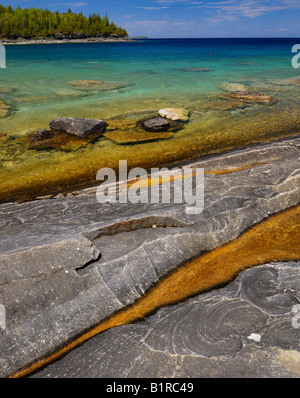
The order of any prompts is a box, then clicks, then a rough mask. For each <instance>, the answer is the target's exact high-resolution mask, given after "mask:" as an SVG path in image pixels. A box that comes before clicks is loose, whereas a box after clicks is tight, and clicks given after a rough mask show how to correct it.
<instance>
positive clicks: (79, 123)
mask: <svg viewBox="0 0 300 398" xmlns="http://www.w3.org/2000/svg"><path fill="white" fill-rule="evenodd" d="M106 125H107V124H106V122H105V121H104V120H99V119H86V118H83V117H59V118H57V119H55V120H52V122H50V124H49V127H50V129H51V131H56V132H57V131H58V132H63V133H67V134H71V135H74V136H76V137H88V136H89V135H91V134H95V133H99V134H100V133H101V132H102V131H103V130H104V128H105V127H106Z"/></svg>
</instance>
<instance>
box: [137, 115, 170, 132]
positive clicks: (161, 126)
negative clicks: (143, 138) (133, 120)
mask: <svg viewBox="0 0 300 398" xmlns="http://www.w3.org/2000/svg"><path fill="white" fill-rule="evenodd" d="M142 126H143V128H144V129H145V130H148V131H166V130H168V129H169V128H170V127H171V124H170V123H169V121H168V120H166V119H165V118H163V117H154V118H152V119H148V120H145V121H143V122H142Z"/></svg>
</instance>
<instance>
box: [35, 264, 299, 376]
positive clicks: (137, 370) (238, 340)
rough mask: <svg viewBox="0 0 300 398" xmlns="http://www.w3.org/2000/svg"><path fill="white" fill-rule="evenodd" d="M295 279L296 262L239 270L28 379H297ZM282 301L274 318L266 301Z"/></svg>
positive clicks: (110, 332) (92, 342)
mask: <svg viewBox="0 0 300 398" xmlns="http://www.w3.org/2000/svg"><path fill="white" fill-rule="evenodd" d="M290 273H291V274H293V275H294V276H297V277H296V280H294V281H292V279H291V278H290V277H289V275H290ZM299 275H300V262H290V263H270V264H266V265H263V266H258V267H256V268H253V269H250V270H247V271H244V272H243V273H242V274H241V275H240V276H239V277H238V278H237V279H236V280H235V281H233V282H231V283H229V284H228V285H227V286H225V287H223V288H221V289H218V290H213V291H211V292H209V293H205V294H200V295H198V296H196V297H194V298H192V299H190V300H187V301H185V302H183V303H180V304H177V305H173V306H169V307H166V308H162V309H160V310H159V311H157V313H156V314H155V315H152V316H150V317H149V318H148V319H146V320H144V321H142V322H139V323H136V324H132V325H125V326H120V327H116V328H114V329H110V330H108V331H106V332H103V333H102V334H100V335H98V336H96V337H94V338H93V339H91V340H89V341H87V342H86V343H85V344H84V345H82V346H81V347H79V348H77V349H75V350H74V351H73V352H71V353H69V354H68V355H67V356H66V357H64V358H62V359H61V360H59V361H57V362H55V363H53V364H51V365H49V366H48V367H47V368H45V369H44V370H42V371H40V372H38V373H37V374H36V375H34V376H32V377H34V378H41V377H43V378H56V377H59V378H70V377H75V378H80V377H96V378H103V377H108V378H124V377H130V378H137V377H143V378H159V377H175V378H177V377H184V378H204V377H210V378H216V377H218V378H220V377H221V378H223V377H229V378H238V377H239V378H241V377H242V378H244V377H255V378H261V377H272V378H278V377H285V378H290V377H299V376H300V366H299V360H300V352H299V345H300V335H299V329H295V328H293V326H292V318H293V312H292V308H293V305H295V303H297V302H299V300H300V295H299V292H300V276H299ZM274 278H276V282H277V284H276V288H274ZM257 281H259V283H258V282H257ZM245 292H247V293H246V294H245ZM279 296H282V297H285V298H286V299H285V300H284V301H285V305H284V306H282V307H281V311H280V312H281V313H280V314H274V312H275V313H276V312H277V310H276V308H277V305H276V304H274V308H275V310H273V307H272V305H269V303H274V301H275V302H277V303H278V297H279ZM257 297H259V300H257ZM262 297H263V298H264V299H262ZM266 303H267V306H268V311H266ZM297 352H298V354H297ZM290 353H293V358H294V364H293V363H292V362H291V361H289V357H290ZM297 361H298V370H297V367H296V365H297ZM293 365H294V366H293Z"/></svg>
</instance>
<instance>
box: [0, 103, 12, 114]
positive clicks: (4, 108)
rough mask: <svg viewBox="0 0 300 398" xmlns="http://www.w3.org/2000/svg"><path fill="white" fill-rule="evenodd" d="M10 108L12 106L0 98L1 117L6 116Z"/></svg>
mask: <svg viewBox="0 0 300 398" xmlns="http://www.w3.org/2000/svg"><path fill="white" fill-rule="evenodd" d="M9 110H10V106H9V105H7V104H6V103H5V102H4V101H1V100H0V118H2V117H5V116H6V115H7V113H8V111H9Z"/></svg>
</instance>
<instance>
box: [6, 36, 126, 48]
mask: <svg viewBox="0 0 300 398" xmlns="http://www.w3.org/2000/svg"><path fill="white" fill-rule="evenodd" d="M132 41H134V40H133V39H130V38H125V37H120V38H118V37H87V38H85V39H66V38H64V39H47V38H45V39H36V40H34V39H28V40H26V39H22V40H20V39H0V44H1V45H5V46H6V45H26V44H69V43H123V42H132Z"/></svg>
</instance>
